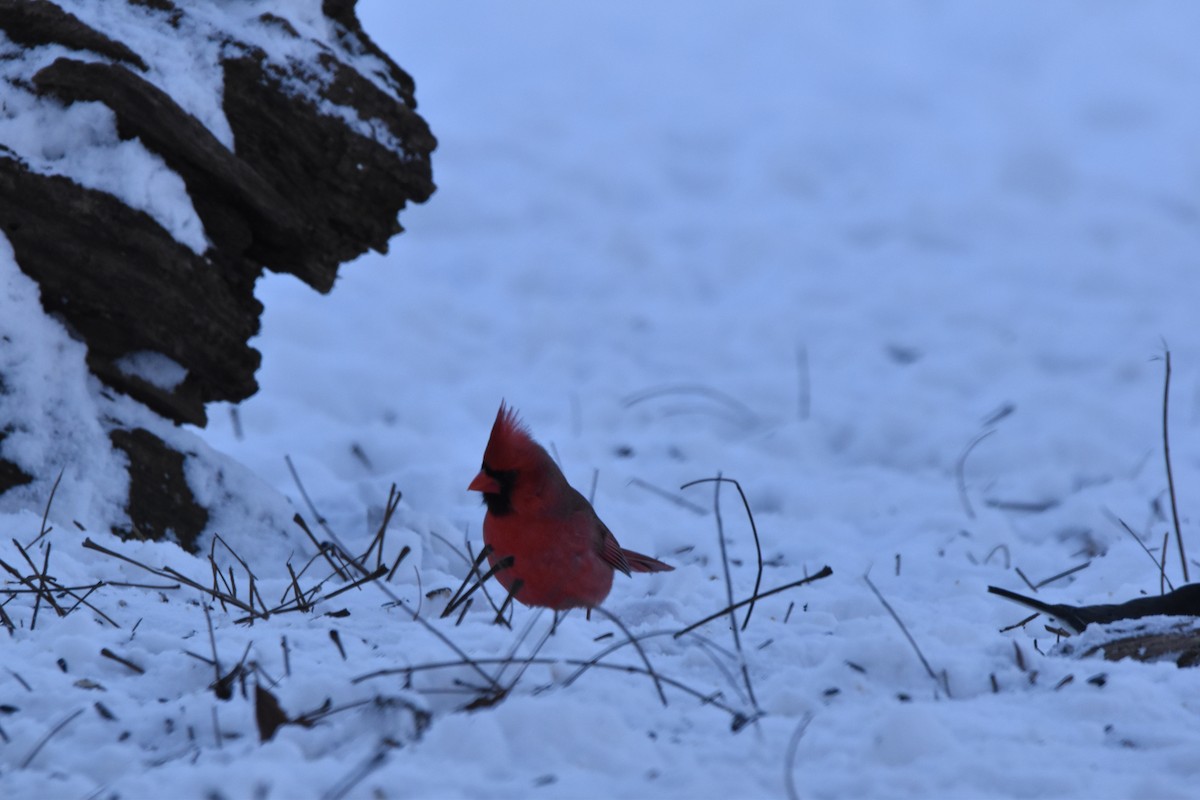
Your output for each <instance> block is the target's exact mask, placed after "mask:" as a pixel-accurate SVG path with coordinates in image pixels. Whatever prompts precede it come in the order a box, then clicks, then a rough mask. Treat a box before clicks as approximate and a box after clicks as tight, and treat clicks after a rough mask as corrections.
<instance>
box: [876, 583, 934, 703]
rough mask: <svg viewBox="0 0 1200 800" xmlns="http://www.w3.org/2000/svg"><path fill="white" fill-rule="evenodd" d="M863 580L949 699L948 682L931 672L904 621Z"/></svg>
mask: <svg viewBox="0 0 1200 800" xmlns="http://www.w3.org/2000/svg"><path fill="white" fill-rule="evenodd" d="M863 580H864V581H866V583H867V586H869V587H870V588H871V591H872V592H873V593H874V594H875V597H876V598H878V600H879V602H880V603H882V604H883V607H884V608H885V609H887V612H888V613H889V614H891V615H892V619H894V620H895V621H896V624H897V625H899V626H900V632H901V633H903V634H904V638H906V639H908V643H909V644H910V645H912V649H913V651H914V652H916V654H917V658H919V659H921V664H922V665H923V666H924V667H925V671H926V672H927V673H929V677H930V678H932V679H933V683H934V685H935V686H937V687H938V688H940V689H944V690H945V692H946V696H947V697H949V696H950V684H949V682H948V681H947V682H946V683H945V685H943V682H942V680H941V679H939V678H938V676H937V673H936V672H934V671H933V667H931V666H929V661H927V660H926V658H925V654H924V653H922V652H921V648H920V647H919V646H917V640H916V639H914V638H913V636H912V634H911V633H909V632H908V627H907V626H906V625H905V624H904V621H903V620H901V619H900V615H899V614H897V613H896V610H895V609H894V608H892V606H891V604H890V603H889V602H888V601H887V600H885V599H884V597H883V595H882V594H881V593H880V591H879V590H878V589H876V588H875V584H874V583H872V582H871V576H870V575H863Z"/></svg>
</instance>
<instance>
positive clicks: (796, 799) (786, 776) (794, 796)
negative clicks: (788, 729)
mask: <svg viewBox="0 0 1200 800" xmlns="http://www.w3.org/2000/svg"><path fill="white" fill-rule="evenodd" d="M812 721H813V715H812V712H811V711H809V712H808V713H806V714H805V715H804V719H802V720H800V724H799V725H797V726H796V732H795V733H793V734H792V739H791V741H789V742H788V748H787V755H786V756H784V759H783V785H784V788H785V789H787V796H788V800H800V793H799V792H797V791H796V775H795V772H796V753H797V752H798V751H799V750H800V740H801V739H802V738H804V732H805V731H806V730H808V724H809V723H810V722H812Z"/></svg>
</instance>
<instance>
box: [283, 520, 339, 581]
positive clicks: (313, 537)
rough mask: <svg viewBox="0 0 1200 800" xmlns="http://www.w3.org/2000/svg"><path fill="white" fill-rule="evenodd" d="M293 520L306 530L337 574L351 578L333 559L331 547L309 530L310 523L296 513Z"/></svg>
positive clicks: (301, 528) (314, 544)
mask: <svg viewBox="0 0 1200 800" xmlns="http://www.w3.org/2000/svg"><path fill="white" fill-rule="evenodd" d="M292 521H293V522H295V523H296V524H297V525H299V526H300V530H302V531H304V532H305V533H306V534H307V535H308V538H309V540H310V541H311V542H312V543H313V547H315V548H317V551H318V552H319V553H320V554H321V555H322V556H324V557H325V560H326V561H328V562H329V566H330V567H332V568H333V571H334V572H336V573H337V576H338V577H339V578H341V579H342V580H349V576H347V575H346V573H345V572H344V571H343V570H342V568H341V567H340V566H338V565H337V563H336V562H335V561H334V560H333V556H331V555H329V549H328V548H326V547H324V546H323V545H322V544H321V543H320V542H318V541H317V537H316V536H314V535H313V532H312V531H311V530H309V527H308V524H307V523H306V522H305V521H304V517H302V516H300V515H299V514H296V516H294V517H292Z"/></svg>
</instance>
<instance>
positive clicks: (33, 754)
mask: <svg viewBox="0 0 1200 800" xmlns="http://www.w3.org/2000/svg"><path fill="white" fill-rule="evenodd" d="M82 713H83V709H82V708H80V709H78V710H76V711H75V712H74V713H72V714H70V715H69V716H68V717H67V718H66V719H64V720H63V721H62V722H60V723H58V724H57V725H55V726H54V727H53V728H51V729H50V732H49V733H47V734H46V735H45V736H43V737H42V740H41V741H40V742H38V743H37V745H35V746H34V748H33V749H32V750H30V751H29V755H27V756H25V760H24V761H22V762H21V769H26V768H27V767H28V766H29V765H30V763H32V761H33V759H35V758H37V754H38V753H40V752H42V748H43V747H45V746H46V743H47V742H49V741H50V740H51V739H53V738H54V737H55V736H56V735H58V732H59V731H61V730H62V729H63V728H65V727H67V726H68V725H70V724H71V722H72V721H74V719H75V718H76V717H78V716H79V715H80V714H82Z"/></svg>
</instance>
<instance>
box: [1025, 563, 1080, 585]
mask: <svg viewBox="0 0 1200 800" xmlns="http://www.w3.org/2000/svg"><path fill="white" fill-rule="evenodd" d="M1091 565H1092V562H1091V561H1085V562H1083V563H1082V564H1078V565H1076V566H1074V567H1071V568H1070V569H1066V570H1063V571H1062V572H1060V573H1058V574H1057V575H1051V576H1050V577H1049V578H1046V579H1045V580H1043V581H1038V584H1037V586H1034V587H1033V590H1034V591H1035V592H1036V591H1037V590H1038V589H1040V588H1042V587H1043V586H1046V585H1048V584H1051V583H1054V582H1055V581H1057V580H1060V579H1062V578H1065V577H1067V576H1068V575H1074V574H1075V573H1076V572H1079V571H1080V570H1081V569H1087V568H1088V567H1090V566H1091Z"/></svg>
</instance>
